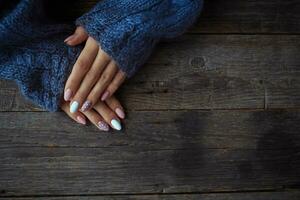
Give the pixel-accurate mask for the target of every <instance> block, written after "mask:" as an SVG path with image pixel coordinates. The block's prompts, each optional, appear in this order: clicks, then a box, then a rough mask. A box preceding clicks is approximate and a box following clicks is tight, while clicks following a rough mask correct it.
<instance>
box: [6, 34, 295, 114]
mask: <svg viewBox="0 0 300 200" xmlns="http://www.w3.org/2000/svg"><path fill="white" fill-rule="evenodd" d="M299 43H300V36H280V35H273V36H265V35H259V36H257V35H256V36H254V35H201V36H200V35H194V36H191V35H190V36H184V37H181V38H180V39H178V41H177V42H175V43H172V44H166V43H165V44H161V45H160V46H159V47H158V49H157V51H156V52H155V53H154V55H153V56H152V58H151V59H150V60H149V62H148V64H147V65H146V66H145V67H144V68H143V69H142V70H141V71H140V72H139V73H138V74H137V75H136V76H135V77H134V78H133V79H131V80H130V81H128V82H127V83H125V84H124V86H123V88H121V93H120V95H119V96H120V99H121V100H122V102H123V104H124V106H125V107H126V108H127V109H128V110H152V109H154V110H158V109H263V108H299V107H300V100H299V99H300V76H299V69H300V68H299V65H300V57H299V56H297V55H298V53H299V52H300V46H299V45H298V44H299ZM0 96H1V97H2V98H1V102H2V103H0V110H2V111H30V110H32V109H33V108H32V105H28V104H27V103H25V102H23V101H22V100H21V99H20V97H19V96H20V95H16V88H15V86H13V84H11V83H10V84H8V83H3V81H2V82H1V90H0ZM34 110H36V109H35V108H34Z"/></svg>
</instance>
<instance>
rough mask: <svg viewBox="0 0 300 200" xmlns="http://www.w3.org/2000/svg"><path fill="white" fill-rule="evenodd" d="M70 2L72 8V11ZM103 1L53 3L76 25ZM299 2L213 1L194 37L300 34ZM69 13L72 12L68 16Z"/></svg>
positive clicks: (57, 14)
mask: <svg viewBox="0 0 300 200" xmlns="http://www.w3.org/2000/svg"><path fill="white" fill-rule="evenodd" d="M70 2H71V3H72V7H70ZM97 2H99V0H77V1H76V3H74V0H73V1H70V0H69V1H59V0H54V1H50V3H51V4H53V5H52V6H48V7H52V8H53V9H54V11H52V12H51V11H49V12H50V13H52V15H53V14H54V15H55V16H54V17H55V18H56V19H60V20H61V19H64V20H67V21H73V20H74V19H76V18H77V17H79V16H81V15H82V14H84V13H85V12H87V11H88V10H89V9H90V8H92V7H93V5H94V4H95V3H97ZM299 10H300V2H299V1H298V0H279V1H274V0H265V1H259V0H243V1H240V0H230V1H228V0H227V1H224V0H209V1H205V3H204V9H203V13H202V14H201V17H200V18H199V22H198V23H197V24H196V25H195V27H194V28H193V29H191V30H190V32H192V33H300V13H299ZM66 11H68V12H66Z"/></svg>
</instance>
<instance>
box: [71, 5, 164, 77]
mask: <svg viewBox="0 0 300 200" xmlns="http://www.w3.org/2000/svg"><path fill="white" fill-rule="evenodd" d="M161 2H162V1H161V0H154V1H148V0H139V1H132V0H124V1H105V0H104V1H101V2H100V3H98V4H97V5H96V6H95V7H94V8H93V9H92V10H91V11H90V12H88V13H87V14H85V15H83V16H82V17H80V18H78V19H77V20H76V25H77V26H82V27H84V29H85V30H86V32H87V33H88V34H89V36H91V37H93V38H94V39H95V40H96V41H98V43H99V45H100V47H101V49H102V50H103V51H104V52H106V53H107V54H108V55H109V56H110V57H111V58H112V59H113V60H114V61H115V62H116V63H117V64H118V67H119V68H120V69H121V70H122V71H123V72H125V73H126V75H127V77H132V76H133V75H134V74H135V73H136V71H137V70H138V69H139V68H140V67H141V66H142V65H143V64H144V63H145V62H146V61H147V59H148V58H149V56H150V55H151V53H152V51H153V48H154V47H155V45H156V44H157V43H158V42H159V39H160V38H158V37H154V36H153V26H155V24H154V23H155V20H154V19H155V15H156V14H155V13H156V12H159V11H157V10H156V9H157V6H158V5H160V4H161Z"/></svg>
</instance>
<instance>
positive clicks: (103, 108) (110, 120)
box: [61, 96, 125, 131]
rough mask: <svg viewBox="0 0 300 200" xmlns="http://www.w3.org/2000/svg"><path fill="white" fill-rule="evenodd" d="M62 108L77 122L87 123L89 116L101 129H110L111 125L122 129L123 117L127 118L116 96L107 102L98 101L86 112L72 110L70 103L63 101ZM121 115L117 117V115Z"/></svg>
mask: <svg viewBox="0 0 300 200" xmlns="http://www.w3.org/2000/svg"><path fill="white" fill-rule="evenodd" d="M61 109H62V110H63V111H64V112H65V113H67V115H68V116H69V117H71V119H73V120H75V121H76V122H78V123H80V124H83V125H85V124H86V118H88V119H89V120H90V121H91V122H92V123H93V124H94V125H95V126H96V127H98V128H99V129H100V130H101V131H108V130H109V126H110V127H112V128H113V129H115V130H121V129H122V126H121V120H120V118H121V119H124V118H125V114H124V111H123V108H122V106H121V104H120V102H119V101H118V100H117V99H116V98H115V97H113V96H112V97H109V98H107V99H106V101H105V102H102V101H98V102H97V103H96V104H95V105H94V107H93V109H90V110H88V111H86V112H84V113H82V112H80V111H77V112H74V113H71V112H70V104H69V103H68V102H66V101H63V102H62V104H61ZM116 114H117V115H118V116H119V117H117V115H116Z"/></svg>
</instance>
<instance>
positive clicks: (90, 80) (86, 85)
mask: <svg viewBox="0 0 300 200" xmlns="http://www.w3.org/2000/svg"><path fill="white" fill-rule="evenodd" d="M109 61H110V57H109V56H108V55H107V54H106V53H105V52H103V51H101V50H99V51H98V55H97V57H96V59H95V61H94V63H93V65H92V67H91V69H90V70H89V71H88V73H87V74H86V75H85V77H84V79H83V81H82V82H81V84H80V86H79V89H78V91H77V92H76V94H75V96H74V98H73V101H76V102H78V103H79V107H80V106H81V105H82V103H83V101H84V100H85V99H86V97H87V96H88V94H89V93H90V92H91V89H92V88H93V87H94V85H95V84H96V82H97V81H98V80H99V77H100V75H101V74H102V72H103V70H104V69H105V67H106V66H107V64H108V62H109ZM90 106H91V103H90V101H85V103H83V106H82V107H81V111H82V112H84V111H86V110H88V109H90V108H91V107H90Z"/></svg>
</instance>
